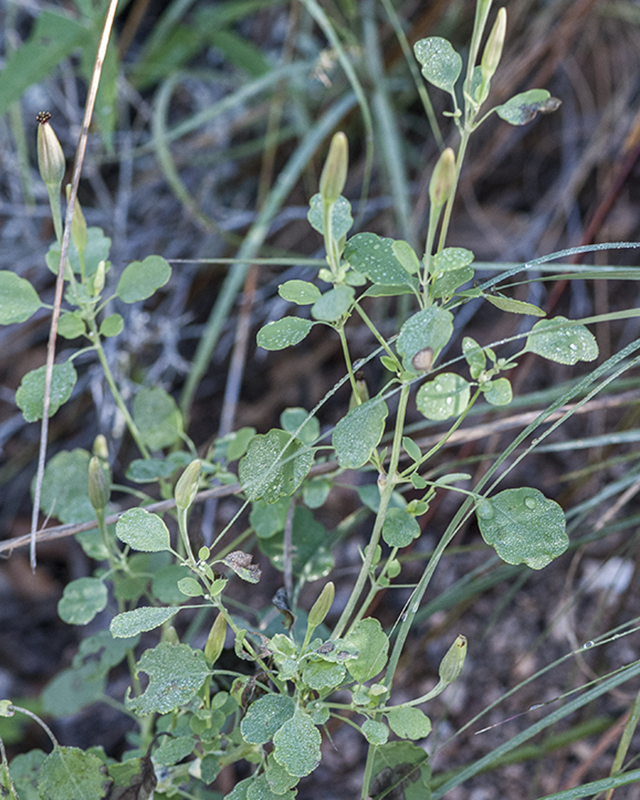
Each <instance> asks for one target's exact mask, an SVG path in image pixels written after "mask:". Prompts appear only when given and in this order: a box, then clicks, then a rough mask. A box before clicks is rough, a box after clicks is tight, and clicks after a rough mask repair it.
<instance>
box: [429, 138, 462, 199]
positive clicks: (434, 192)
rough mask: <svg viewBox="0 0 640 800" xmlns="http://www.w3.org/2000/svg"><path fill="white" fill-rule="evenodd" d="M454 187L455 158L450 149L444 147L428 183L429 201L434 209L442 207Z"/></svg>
mask: <svg viewBox="0 0 640 800" xmlns="http://www.w3.org/2000/svg"><path fill="white" fill-rule="evenodd" d="M455 187H456V156H455V153H454V152H453V150H452V148H451V147H446V148H445V149H444V150H443V151H442V153H441V155H440V158H439V159H438V163H437V164H436V165H435V167H434V169H433V175H432V176H431V181H430V182H429V200H431V205H432V206H435V207H436V208H440V207H441V206H443V205H444V204H445V203H446V202H447V200H448V199H449V197H450V196H451V194H452V192H453V191H454V190H455Z"/></svg>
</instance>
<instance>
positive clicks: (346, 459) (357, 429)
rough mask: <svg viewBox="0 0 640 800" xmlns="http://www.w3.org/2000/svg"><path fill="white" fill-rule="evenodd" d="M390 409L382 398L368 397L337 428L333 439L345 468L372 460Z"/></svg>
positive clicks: (342, 465) (339, 459)
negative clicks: (369, 398)
mask: <svg viewBox="0 0 640 800" xmlns="http://www.w3.org/2000/svg"><path fill="white" fill-rule="evenodd" d="M388 413H389V409H388V408H387V404H386V403H385V402H384V401H382V400H376V399H374V400H367V401H366V402H365V403H361V404H360V405H359V406H355V408H352V409H351V411H349V413H348V414H347V416H346V417H343V418H342V419H341V420H340V422H339V423H338V424H337V425H336V427H335V430H334V431H333V436H332V438H331V441H332V443H333V446H334V447H335V449H336V458H337V459H338V463H339V464H340V466H341V467H343V468H344V469H358V468H359V467H361V466H363V465H364V464H366V463H367V461H368V460H369V457H370V456H371V453H372V451H373V448H374V447H376V446H377V445H378V443H379V442H380V439H382V434H383V433H384V424H385V420H386V419H387V414H388Z"/></svg>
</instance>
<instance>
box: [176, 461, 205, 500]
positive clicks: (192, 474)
mask: <svg viewBox="0 0 640 800" xmlns="http://www.w3.org/2000/svg"><path fill="white" fill-rule="evenodd" d="M201 468H202V461H200V459H199V458H196V459H195V460H194V461H192V462H191V463H190V464H189V466H188V467H187V468H186V469H185V471H184V472H183V473H182V475H181V476H180V480H179V481H178V483H177V484H176V490H175V493H174V496H175V498H176V506H177V507H178V508H179V509H180V510H181V511H186V510H187V509H188V508H189V506H190V505H191V504H192V503H193V501H194V499H195V496H196V494H197V493H198V480H199V478H200V469H201Z"/></svg>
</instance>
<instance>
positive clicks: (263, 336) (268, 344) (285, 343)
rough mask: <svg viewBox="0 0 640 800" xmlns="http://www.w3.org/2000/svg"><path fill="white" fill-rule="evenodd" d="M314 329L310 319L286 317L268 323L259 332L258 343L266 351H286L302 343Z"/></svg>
mask: <svg viewBox="0 0 640 800" xmlns="http://www.w3.org/2000/svg"><path fill="white" fill-rule="evenodd" d="M312 327H313V322H312V321H311V320H310V319H301V318H300V317H284V319H278V320H274V321H273V322H268V323H267V324H266V325H265V326H264V327H263V328H260V330H259V331H258V336H257V338H256V341H257V342H258V346H259V347H264V349H265V350H284V348H285V347H292V346H293V345H294V344H298V343H299V342H301V341H302V340H303V339H304V338H305V337H306V336H307V335H308V333H309V331H310V330H311V328H312Z"/></svg>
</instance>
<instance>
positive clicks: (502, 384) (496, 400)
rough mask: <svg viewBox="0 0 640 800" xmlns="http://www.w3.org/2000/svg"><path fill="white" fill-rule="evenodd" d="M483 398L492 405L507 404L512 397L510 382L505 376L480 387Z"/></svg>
mask: <svg viewBox="0 0 640 800" xmlns="http://www.w3.org/2000/svg"><path fill="white" fill-rule="evenodd" d="M482 391H483V393H484V397H485V400H486V401H487V403H491V405H492V406H507V405H509V403H510V402H511V400H512V399H513V391H512V389H511V384H510V383H509V381H508V380H507V379H506V378H498V379H497V380H495V381H491V382H490V383H487V384H485V385H484V386H483V387H482Z"/></svg>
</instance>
